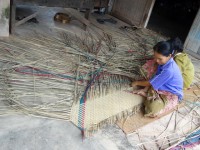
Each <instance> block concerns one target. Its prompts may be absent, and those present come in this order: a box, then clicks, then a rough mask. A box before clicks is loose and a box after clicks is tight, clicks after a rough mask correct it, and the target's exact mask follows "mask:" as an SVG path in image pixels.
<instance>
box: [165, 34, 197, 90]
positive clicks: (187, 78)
mask: <svg viewBox="0 0 200 150" xmlns="http://www.w3.org/2000/svg"><path fill="white" fill-rule="evenodd" d="M167 42H169V43H170V45H171V47H172V49H173V50H174V56H173V57H174V61H175V62H176V63H177V65H178V66H179V68H180V70H181V73H182V76H183V82H184V89H188V88H190V86H191V84H192V81H193V79H194V65H193V64H192V62H191V60H190V58H189V57H188V55H187V54H186V53H184V52H183V44H182V42H181V40H180V39H179V38H175V39H170V40H168V41H167Z"/></svg>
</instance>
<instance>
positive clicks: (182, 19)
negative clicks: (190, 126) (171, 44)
mask: <svg viewBox="0 0 200 150" xmlns="http://www.w3.org/2000/svg"><path fill="white" fill-rule="evenodd" d="M199 4H200V2H199V0H156V2H155V5H154V8H153V11H152V14H151V17H150V20H149V23H148V26H147V28H148V29H151V30H153V31H156V32H158V33H160V34H162V35H165V36H167V37H169V38H174V37H179V38H180V39H181V40H182V41H183V42H184V41H185V39H186V37H187V34H188V32H189V30H190V27H191V26H192V23H193V21H194V19H195V16H196V14H197V12H198V9H199Z"/></svg>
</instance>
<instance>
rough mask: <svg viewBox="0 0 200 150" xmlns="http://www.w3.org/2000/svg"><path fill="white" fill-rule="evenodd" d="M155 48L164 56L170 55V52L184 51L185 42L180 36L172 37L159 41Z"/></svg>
mask: <svg viewBox="0 0 200 150" xmlns="http://www.w3.org/2000/svg"><path fill="white" fill-rule="evenodd" d="M153 50H154V51H155V52H157V53H159V54H162V55H163V56H166V57H168V56H169V55H170V54H172V55H174V54H175V53H177V52H182V51H183V44H182V42H181V40H180V39H179V38H175V39H170V40H167V41H161V42H158V43H157V44H156V45H155V46H154V47H153Z"/></svg>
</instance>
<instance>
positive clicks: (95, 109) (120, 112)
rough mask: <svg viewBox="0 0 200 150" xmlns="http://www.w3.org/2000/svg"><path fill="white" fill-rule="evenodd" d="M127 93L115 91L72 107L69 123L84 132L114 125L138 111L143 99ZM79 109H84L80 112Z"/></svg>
mask: <svg viewBox="0 0 200 150" xmlns="http://www.w3.org/2000/svg"><path fill="white" fill-rule="evenodd" d="M130 92H131V90H130V89H129V90H128V91H116V92H113V93H112V94H108V95H106V96H102V97H99V98H96V99H88V100H87V102H86V103H85V106H83V105H84V104H82V105H80V104H75V105H74V106H73V107H72V112H71V121H72V122H73V123H74V124H75V125H76V126H78V127H79V128H84V131H86V132H90V131H91V132H92V131H95V130H98V129H99V127H101V125H103V124H106V123H114V122H116V120H118V119H121V118H124V117H127V116H128V115H130V114H134V113H136V111H137V110H140V107H141V105H142V103H143V100H144V98H143V97H142V96H139V95H136V94H132V93H130ZM80 107H84V109H82V110H80Z"/></svg>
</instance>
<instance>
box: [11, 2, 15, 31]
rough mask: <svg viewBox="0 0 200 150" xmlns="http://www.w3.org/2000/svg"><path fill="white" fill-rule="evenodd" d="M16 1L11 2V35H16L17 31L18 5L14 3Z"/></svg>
mask: <svg viewBox="0 0 200 150" xmlns="http://www.w3.org/2000/svg"><path fill="white" fill-rule="evenodd" d="M13 1H14V0H11V2H10V8H11V11H10V14H11V15H10V33H11V34H12V33H14V30H15V18H16V5H15V4H14V2H13Z"/></svg>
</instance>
